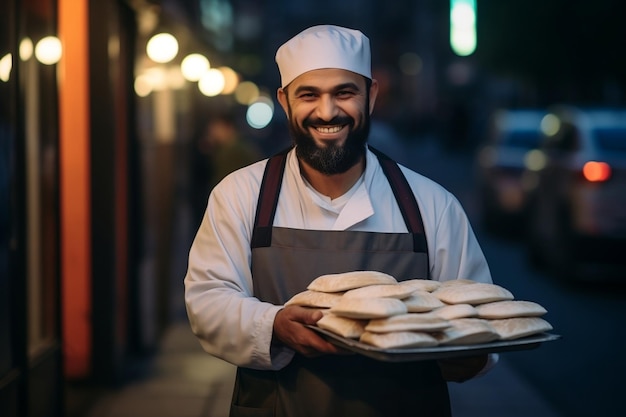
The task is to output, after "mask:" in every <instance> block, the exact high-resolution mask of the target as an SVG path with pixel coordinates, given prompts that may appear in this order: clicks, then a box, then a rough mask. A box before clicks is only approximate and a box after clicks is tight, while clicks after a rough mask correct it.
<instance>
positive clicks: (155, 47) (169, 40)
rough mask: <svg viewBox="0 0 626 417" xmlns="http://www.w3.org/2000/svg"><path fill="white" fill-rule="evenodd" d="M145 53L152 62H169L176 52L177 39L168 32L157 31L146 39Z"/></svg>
mask: <svg viewBox="0 0 626 417" xmlns="http://www.w3.org/2000/svg"><path fill="white" fill-rule="evenodd" d="M146 53H147V54H148V58H150V59H151V60H153V61H154V62H158V63H160V64H164V63H166V62H170V61H171V60H172V59H174V58H175V57H176V55H177V54H178V41H177V40H176V38H175V37H174V36H173V35H171V34H169V33H159V34H157V35H154V36H153V37H152V38H150V40H149V41H148V44H147V45H146Z"/></svg>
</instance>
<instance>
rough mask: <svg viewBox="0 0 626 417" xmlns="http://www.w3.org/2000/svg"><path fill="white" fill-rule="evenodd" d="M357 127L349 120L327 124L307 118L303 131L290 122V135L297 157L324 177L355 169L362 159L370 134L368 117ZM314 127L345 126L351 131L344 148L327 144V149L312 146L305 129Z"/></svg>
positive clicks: (351, 119) (335, 144) (365, 115)
mask: <svg viewBox="0 0 626 417" xmlns="http://www.w3.org/2000/svg"><path fill="white" fill-rule="evenodd" d="M363 115H364V116H363V119H362V120H361V123H360V124H359V126H358V127H356V128H355V127H354V126H355V120H354V119H353V118H351V117H349V116H338V117H335V118H333V119H332V120H330V121H323V120H319V119H311V118H307V119H305V120H303V122H302V127H300V126H298V125H297V122H295V121H294V119H293V117H290V118H289V133H290V134H291V137H292V139H293V141H294V143H295V145H296V155H297V156H298V158H300V159H301V160H303V161H304V162H306V163H307V164H308V165H310V166H311V167H312V168H313V169H315V170H316V171H319V172H321V173H322V174H325V175H334V174H343V173H344V172H346V171H348V170H349V169H350V168H352V167H353V166H355V165H356V164H357V163H358V162H359V161H360V160H361V158H362V157H363V156H364V155H365V144H366V143H367V137H368V136H369V131H370V115H369V113H368V112H364V113H363ZM312 125H315V126H337V125H346V126H347V128H348V129H350V131H349V132H348V137H347V138H346V141H345V143H344V144H343V145H339V144H337V143H335V142H329V143H327V144H326V145H318V144H317V143H315V140H314V139H313V136H312V135H311V134H310V133H309V131H308V128H309V127H310V126H312Z"/></svg>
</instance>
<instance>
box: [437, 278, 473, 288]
mask: <svg viewBox="0 0 626 417" xmlns="http://www.w3.org/2000/svg"><path fill="white" fill-rule="evenodd" d="M466 284H478V281H474V280H471V279H466V278H459V279H449V280H447V281H441V285H440V287H455V286H457V285H466Z"/></svg>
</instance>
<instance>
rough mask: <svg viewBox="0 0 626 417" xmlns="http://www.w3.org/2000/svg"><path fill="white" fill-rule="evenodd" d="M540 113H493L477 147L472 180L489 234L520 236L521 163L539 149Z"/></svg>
mask: <svg viewBox="0 0 626 417" xmlns="http://www.w3.org/2000/svg"><path fill="white" fill-rule="evenodd" d="M545 115H546V112H545V110H540V109H517V110H509V109H506V110H505V109H500V110H497V111H496V112H494V114H493V115H492V117H491V120H490V124H489V127H488V130H487V133H486V135H485V140H484V141H483V143H482V145H481V146H480V147H479V151H478V154H477V159H476V168H477V170H476V174H477V175H476V180H477V186H478V190H479V195H480V203H481V220H482V225H483V226H484V227H485V228H486V230H488V231H490V232H499V233H511V232H520V231H521V230H523V228H524V223H525V216H526V206H527V198H526V185H525V180H524V172H525V159H526V157H527V155H528V152H529V151H531V150H533V149H535V148H536V147H537V146H538V145H539V141H540V139H541V130H540V126H541V120H542V118H543V117H544V116H545Z"/></svg>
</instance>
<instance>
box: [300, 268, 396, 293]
mask: <svg viewBox="0 0 626 417" xmlns="http://www.w3.org/2000/svg"><path fill="white" fill-rule="evenodd" d="M397 283H398V281H397V280H396V279H395V278H394V277H392V276H391V275H388V274H385V273H382V272H378V271H352V272H343V273H339V274H327V275H321V276H319V277H317V278H315V279H314V280H313V281H311V283H310V284H309V286H308V287H307V289H308V290H313V291H321V292H340V291H347V290H351V289H354V288H360V287H365V286H367V285H377V284H397Z"/></svg>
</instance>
